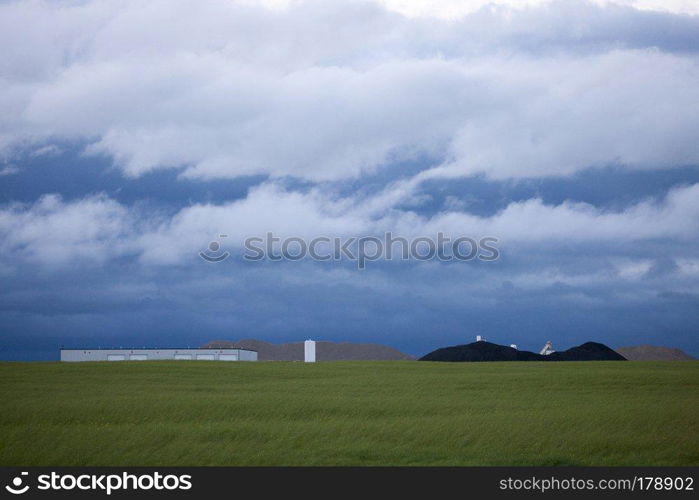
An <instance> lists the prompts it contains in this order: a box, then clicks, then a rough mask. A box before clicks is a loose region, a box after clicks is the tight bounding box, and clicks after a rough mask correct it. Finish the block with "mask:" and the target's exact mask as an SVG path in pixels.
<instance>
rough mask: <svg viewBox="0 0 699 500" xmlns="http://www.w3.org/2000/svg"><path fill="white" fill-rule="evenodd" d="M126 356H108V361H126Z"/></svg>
mask: <svg viewBox="0 0 699 500" xmlns="http://www.w3.org/2000/svg"><path fill="white" fill-rule="evenodd" d="M125 359H126V356H124V355H123V354H107V361H124V360H125Z"/></svg>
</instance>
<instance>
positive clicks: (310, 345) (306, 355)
mask: <svg viewBox="0 0 699 500" xmlns="http://www.w3.org/2000/svg"><path fill="white" fill-rule="evenodd" d="M303 360H304V361H305V362H306V363H315V362H316V342H315V340H310V339H309V340H307V341H305V342H304V343H303Z"/></svg>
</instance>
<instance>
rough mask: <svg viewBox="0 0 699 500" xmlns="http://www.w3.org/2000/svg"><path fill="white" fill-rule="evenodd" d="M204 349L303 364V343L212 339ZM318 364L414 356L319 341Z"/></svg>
mask: <svg viewBox="0 0 699 500" xmlns="http://www.w3.org/2000/svg"><path fill="white" fill-rule="evenodd" d="M202 347H206V348H211V349H227V348H241V349H252V350H254V351H257V359H258V360H260V361H303V342H294V343H289V344H272V343H270V342H264V341H262V340H257V339H242V340H239V341H237V342H231V341H230V340H212V341H211V342H208V343H206V344H204V345H203V346H202ZM316 359H317V360H318V361H397V360H412V359H415V358H414V357H412V356H410V355H409V354H405V353H402V352H400V351H398V350H396V349H394V348H393V347H389V346H387V345H382V344H355V343H352V342H325V341H316Z"/></svg>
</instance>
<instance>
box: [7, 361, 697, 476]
mask: <svg viewBox="0 0 699 500" xmlns="http://www.w3.org/2000/svg"><path fill="white" fill-rule="evenodd" d="M0 404H1V405H2V410H1V412H0V464H2V465H698V464H699V362H674V363H672V362H670V363H650V362H646V363H638V362H636V363H633V362H627V363H620V362H577V363H531V362H529V363H417V362H341V363H340V362H338V363H317V364H304V363H221V362H202V361H197V362H186V361H179V362H169V361H168V362H121V363H0Z"/></svg>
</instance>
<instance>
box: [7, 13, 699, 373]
mask: <svg viewBox="0 0 699 500" xmlns="http://www.w3.org/2000/svg"><path fill="white" fill-rule="evenodd" d="M476 3H478V2H476ZM500 3H503V4H507V2H504V1H503V2H500ZM479 5H480V4H479ZM673 6H674V7H673ZM678 6H679V4H678V5H675V4H674V3H669V4H668V7H667V9H668V10H669V11H668V12H656V11H651V10H645V11H641V10H636V9H634V8H631V7H628V6H624V5H620V4H617V3H614V2H612V3H611V4H609V5H607V6H606V7H605V6H600V5H598V4H596V3H593V2H587V1H584V0H580V1H573V2H553V3H551V4H548V5H543V6H535V7H529V8H519V9H513V8H511V7H509V6H507V5H503V6H501V7H500V8H489V7H483V8H480V9H474V10H473V12H470V13H467V14H465V15H463V16H461V17H457V18H446V19H445V17H444V16H443V15H441V14H439V13H436V14H435V15H434V16H433V15H426V14H424V13H423V15H417V16H413V17H407V16H403V15H401V13H398V12H395V11H393V10H390V9H387V8H386V7H384V6H382V5H380V4H378V3H373V2H364V3H356V2H344V1H338V2H332V3H328V2H314V1H308V2H299V3H298V4H294V5H293V6H291V7H288V8H284V9H281V10H274V11H272V10H270V8H268V7H264V6H259V5H257V6H256V5H238V4H228V3H220V2H201V3H199V4H198V7H197V13H196V15H193V13H192V12H190V11H189V9H190V8H191V7H188V6H187V4H186V3H182V4H177V5H170V4H167V3H162V4H160V3H158V2H154V3H153V4H152V7H151V8H149V9H144V8H141V7H138V6H137V5H135V4H133V5H131V4H129V5H126V4H123V3H120V2H114V3H110V2H101V3H94V4H93V3H91V2H83V3H80V4H70V5H63V6H60V7H59V6H57V4H55V3H51V2H37V3H32V4H31V5H29V4H27V3H24V2H5V3H2V4H0V20H2V21H0V28H2V29H0V32H2V33H3V35H0V36H6V37H9V38H8V39H7V40H8V41H7V43H4V44H3V46H4V47H5V48H6V50H4V51H3V53H2V54H0V96H2V97H0V282H1V283H2V286H1V287H0V359H1V360H54V359H57V358H58V349H59V347H60V346H62V345H63V346H67V347H78V346H86V347H99V346H101V347H107V346H114V347H119V346H139V347H140V346H147V347H158V346H161V347H162V346H198V345H201V344H203V343H204V342H207V341H209V340H212V339H229V340H236V339H242V338H258V339H262V340H267V341H271V342H289V341H300V340H303V339H306V338H315V339H318V340H335V341H356V342H377V343H384V344H388V345H391V346H394V347H396V348H398V349H400V350H403V351H405V352H408V353H411V354H414V355H422V354H424V353H426V352H429V351H431V350H433V349H435V348H437V347H441V346H445V345H453V344H459V343H466V342H470V341H472V340H473V339H474V338H475V336H476V335H483V336H485V337H487V338H488V339H489V340H492V341H494V342H498V343H502V344H510V343H515V344H517V345H518V346H520V348H524V349H530V350H535V349H538V348H540V347H541V346H542V345H543V344H544V342H546V341H547V340H552V341H553V342H554V346H555V347H556V348H557V349H565V348H568V347H571V346H573V345H577V344H580V343H582V342H585V341H589V340H592V341H597V342H602V343H605V344H607V345H609V346H611V347H619V346H623V345H638V344H654V345H664V346H670V347H679V348H681V349H684V350H685V351H687V352H689V353H691V354H693V355H695V356H699V335H698V333H699V147H698V145H699V137H697V131H698V130H699V104H698V103H699V85H698V83H697V82H699V59H698V55H697V48H698V47H699V16H698V15H697V13H696V12H687V11H685V10H682V9H680V8H679V7H678ZM675 7H677V8H675ZM163 9H166V10H167V11H168V12H170V14H171V17H170V19H171V22H170V23H162V22H161V20H160V18H159V16H160V14H159V13H162V12H163ZM437 14H439V15H437ZM269 231H271V232H274V233H275V234H277V235H280V236H286V237H288V236H298V237H302V238H305V239H307V240H309V239H311V238H313V237H316V236H337V237H342V238H347V237H351V236H355V237H359V236H376V235H382V234H383V233H385V232H386V231H391V232H393V233H394V234H395V235H398V236H404V237H406V238H416V237H421V236H428V237H434V236H435V235H436V233H438V232H444V233H447V234H448V235H450V236H452V237H458V236H470V237H474V238H479V237H482V236H493V237H496V238H497V239H498V243H497V246H498V249H499V252H500V257H499V259H498V260H496V261H494V262H483V261H479V260H477V259H476V260H474V261H468V262H438V261H434V260H432V261H427V262H419V261H416V260H414V259H413V260H411V261H407V262H401V261H386V260H379V261H376V262H370V263H369V265H368V266H367V268H366V269H364V270H359V269H357V264H356V263H353V262H347V261H343V262H313V261H310V260H308V259H305V260H302V261H300V262H271V261H269V260H263V261H261V262H249V261H245V260H244V259H243V258H242V255H243V248H242V244H243V240H244V238H246V237H249V236H262V235H264V234H265V233H266V232H269ZM221 234H226V235H228V236H226V237H225V238H222V237H220V236H219V235H221ZM213 240H219V241H220V242H221V244H222V248H221V250H220V251H221V252H222V251H229V252H231V254H232V255H231V257H230V258H229V259H227V260H225V261H223V262H221V263H217V264H212V263H209V262H205V261H204V260H203V259H201V258H200V257H199V255H198V253H199V252H200V251H203V250H205V249H206V248H207V245H208V244H209V242H211V241H213Z"/></svg>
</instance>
